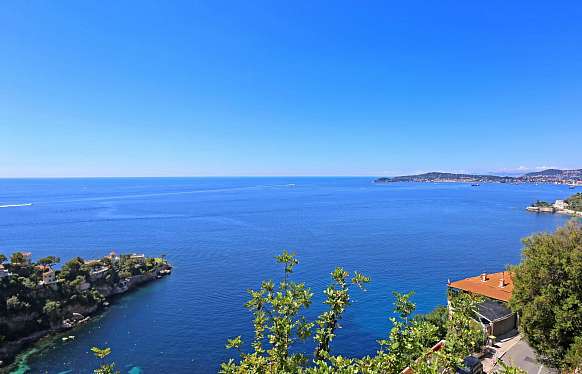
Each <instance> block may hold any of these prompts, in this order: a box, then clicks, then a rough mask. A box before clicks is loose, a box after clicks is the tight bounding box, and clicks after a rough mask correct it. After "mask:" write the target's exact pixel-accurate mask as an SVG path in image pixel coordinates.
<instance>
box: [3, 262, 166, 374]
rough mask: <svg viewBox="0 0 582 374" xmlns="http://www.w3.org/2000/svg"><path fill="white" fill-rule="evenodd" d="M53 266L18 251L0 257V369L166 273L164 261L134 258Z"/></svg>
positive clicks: (71, 337)
mask: <svg viewBox="0 0 582 374" xmlns="http://www.w3.org/2000/svg"><path fill="white" fill-rule="evenodd" d="M59 262H60V259H59V258H58V257H55V256H48V257H45V258H41V259H38V260H37V261H33V256H32V253H30V252H24V251H21V252H15V253H13V254H12V255H11V256H10V258H7V257H6V256H5V255H3V254H0V299H2V300H6V302H5V303H0V343H1V344H0V369H1V368H2V367H3V366H5V365H7V364H9V363H11V362H12V361H13V360H14V358H15V356H16V355H17V354H18V353H19V352H21V351H22V350H23V349H25V348H26V347H28V346H30V345H31V344H33V343H34V342H36V341H37V340H39V339H40V338H42V337H44V336H46V335H49V334H51V333H59V332H63V331H66V330H69V329H71V328H73V327H76V326H79V325H81V324H83V323H85V322H87V321H88V320H89V319H90V316H91V315H94V314H96V313H98V312H99V311H101V310H103V308H105V307H107V306H108V305H109V302H110V300H111V297H113V296H115V295H120V294H124V293H126V292H128V291H130V290H132V289H134V288H136V287H137V286H139V285H141V284H144V283H146V282H149V281H152V280H156V279H160V278H162V277H163V276H165V275H169V274H170V273H171V272H172V266H171V265H170V264H169V263H168V261H167V260H166V259H165V256H161V257H157V258H153V257H146V256H145V255H144V254H136V253H133V254H122V255H118V254H117V253H115V252H111V253H110V254H109V255H107V256H104V257H103V258H99V259H92V260H84V259H82V258H80V257H76V258H74V259H72V260H70V261H68V262H66V263H65V264H63V266H62V267H61V268H60V269H59V270H56V269H55V265H57V264H58V263H59ZM62 339H63V340H65V339H74V336H72V335H70V336H66V337H63V338H62ZM0 371H1V370H0Z"/></svg>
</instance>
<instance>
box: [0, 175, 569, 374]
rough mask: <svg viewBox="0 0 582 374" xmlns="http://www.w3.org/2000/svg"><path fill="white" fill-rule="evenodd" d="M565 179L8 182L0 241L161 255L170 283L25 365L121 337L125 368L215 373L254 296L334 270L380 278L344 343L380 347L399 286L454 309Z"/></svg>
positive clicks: (537, 227)
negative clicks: (170, 269) (284, 263)
mask: <svg viewBox="0 0 582 374" xmlns="http://www.w3.org/2000/svg"><path fill="white" fill-rule="evenodd" d="M571 193H572V191H571V190H568V189H567V187H564V186H554V185H538V186H536V185H499V184H483V185H481V186H480V187H471V186H470V185H467V184H406V183H399V184H390V185H375V184H372V183H371V178H151V179H148V178H128V179H38V180H35V179H31V180H0V205H17V204H28V203H32V205H31V206H21V207H7V208H0V249H1V250H2V252H10V251H11V250H16V249H19V250H20V249H27V250H30V251H32V252H33V255H34V257H35V258H40V257H43V256H46V255H49V254H51V255H57V256H60V257H61V258H63V259H66V258H70V257H73V256H77V255H80V256H83V257H87V258H91V257H96V256H101V255H103V254H106V253H108V252H109V251H110V250H111V249H116V250H118V251H121V252H123V251H127V252H129V251H132V252H145V253H146V254H148V255H157V254H161V253H165V254H167V255H168V258H169V260H170V261H171V262H172V263H173V264H174V266H175V271H174V274H173V275H172V276H171V277H168V278H166V279H163V280H161V281H159V282H156V283H154V284H151V285H150V286H148V287H146V288H142V289H140V290H138V291H137V292H134V293H132V294H130V295H127V297H124V298H122V299H120V300H119V301H118V302H116V303H115V304H114V305H113V306H112V307H111V308H110V309H109V310H108V312H107V313H106V314H105V315H104V316H102V317H100V318H97V319H96V320H95V321H94V322H92V323H90V324H89V325H87V326H86V327H84V328H82V329H81V330H79V331H76V332H75V333H74V335H75V336H76V338H75V340H73V341H69V342H66V343H58V344H56V345H54V346H52V347H51V348H49V349H44V350H42V351H41V352H40V353H35V354H33V355H32V356H31V358H30V359H29V362H28V365H29V367H30V372H31V373H39V372H43V373H44V372H48V373H60V372H74V373H89V372H91V369H92V368H93V367H95V366H96V365H97V360H96V359H94V358H93V357H92V356H91V354H90V352H89V349H90V347H91V346H95V345H97V346H104V345H107V346H110V347H111V348H112V349H113V354H112V355H111V358H112V359H113V360H115V361H116V362H117V364H118V367H119V368H120V369H121V370H122V372H124V373H140V372H143V373H158V372H162V370H165V371H167V372H171V373H212V372H216V370H217V368H218V365H219V364H220V362H221V361H224V360H226V359H227V358H228V357H230V353H229V352H227V351H225V349H224V343H225V340H226V338H228V337H231V336H234V335H238V334H243V336H246V337H248V336H250V334H251V323H250V316H249V314H248V313H247V312H246V310H245V309H244V308H243V303H244V302H245V300H246V298H247V296H246V293H245V290H246V289H248V288H254V287H257V286H258V284H259V283H260V281H261V280H263V279H268V278H276V277H278V276H279V274H280V273H281V271H280V269H279V268H278V267H277V266H276V265H275V264H274V261H273V256H275V255H276V254H278V253H279V252H280V251H281V250H282V249H290V250H294V251H296V252H297V255H298V257H299V260H300V265H299V266H298V268H297V271H296V272H295V274H294V276H295V277H296V279H297V280H302V281H305V282H306V283H307V284H308V285H309V286H311V287H312V289H313V291H314V292H315V298H314V305H313V306H312V308H311V310H310V314H312V315H314V314H315V313H317V312H318V311H320V310H321V301H322V299H323V297H322V295H321V291H322V289H323V288H324V287H325V286H326V285H327V283H328V281H329V272H330V271H331V270H333V268H334V267H335V266H336V265H342V266H344V267H345V268H346V269H348V270H358V271H360V272H363V273H365V274H368V275H369V276H371V277H372V283H371V285H370V287H369V288H368V291H367V292H365V293H361V292H356V293H355V294H354V300H355V304H354V305H353V306H352V307H351V308H350V309H349V310H348V312H347V314H346V317H345V320H344V321H343V324H342V325H343V328H342V329H341V330H340V331H339V333H338V336H337V340H336V341H335V344H334V349H335V351H336V352H338V353H345V354H351V355H364V354H369V353H373V352H374V351H375V350H376V348H377V345H376V343H375V341H376V340H377V339H379V338H381V337H383V336H385V334H386V333H387V331H388V329H389V327H390V326H389V322H388V317H389V311H390V310H391V299H390V294H391V292H392V291H393V290H399V291H408V290H414V291H416V295H415V301H416V302H417V304H418V310H419V311H420V312H426V311H429V310H430V309H432V308H433V307H434V306H436V305H438V304H442V303H444V302H445V298H446V294H445V291H446V284H447V280H448V279H449V278H450V279H453V280H454V279H458V278H461V277H466V276H471V275H475V274H479V273H481V272H493V271H498V270H500V269H503V268H504V267H505V265H506V264H510V263H515V262H518V261H519V256H520V248H521V243H520V239H521V238H522V237H524V236H526V235H528V234H530V233H533V232H538V231H547V230H553V229H554V228H555V227H557V226H559V225H561V224H563V223H564V222H565V221H566V220H567V218H566V217H563V216H558V215H538V214H532V213H528V212H526V211H525V210H524V208H525V206H526V205H527V204H529V203H530V202H532V201H534V200H537V199H546V200H553V199H557V198H563V197H565V196H568V195H569V194H571Z"/></svg>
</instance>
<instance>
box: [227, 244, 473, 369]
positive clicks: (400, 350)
mask: <svg viewBox="0 0 582 374" xmlns="http://www.w3.org/2000/svg"><path fill="white" fill-rule="evenodd" d="M277 261H278V262H279V263H281V264H283V265H284V276H283V280H282V281H281V282H280V283H279V284H278V285H275V283H274V282H272V281H268V282H263V283H262V285H261V287H260V289H259V290H256V291H255V290H251V291H249V293H250V295H251V299H250V301H249V302H247V303H246V307H247V308H248V309H249V310H250V311H251V312H252V313H253V315H254V322H253V323H254V330H255V337H254V340H253V342H252V344H251V347H252V348H253V352H252V353H244V352H243V351H242V349H241V347H242V346H243V340H242V338H241V337H240V336H237V337H235V338H232V339H229V340H228V341H227V343H226V348H228V349H236V350H237V351H239V354H240V361H239V362H235V361H234V360H232V359H231V360H229V361H228V362H226V363H223V364H222V365H221V369H220V372H221V373H229V374H235V373H236V374H243V373H311V374H330V373H342V374H344V373H345V374H356V373H369V374H371V373H386V374H397V373H400V372H401V371H402V369H404V368H406V367H407V366H411V367H412V368H413V370H414V371H415V372H416V373H435V374H436V373H443V370H448V372H453V371H454V368H455V367H456V365H458V364H459V363H460V362H461V361H462V359H463V358H464V357H465V355H466V354H468V353H470V352H471V350H472V349H473V348H477V347H478V346H479V343H480V342H482V340H483V333H482V330H481V329H480V327H479V325H478V323H477V322H476V321H474V320H473V316H474V312H475V302H476V300H475V299H474V298H472V297H471V296H470V295H468V294H459V295H454V298H455V300H451V304H452V305H453V308H454V312H453V313H452V315H451V317H450V318H448V319H447V321H446V331H447V342H448V340H450V341H451V342H452V343H451V344H450V347H448V343H447V344H446V345H445V348H444V349H442V350H441V351H439V352H436V353H433V352H431V351H430V348H431V346H432V345H434V343H435V342H437V341H438V340H439V339H440V338H442V336H439V335H438V332H439V327H438V326H437V325H436V324H434V323H432V322H430V321H429V320H428V319H423V318H412V317H411V316H412V315H413V313H414V310H415V308H416V306H415V304H414V303H413V302H412V301H411V297H412V293H408V294H400V293H394V297H395V302H394V307H395V313H396V316H395V317H392V318H391V319H390V320H391V322H392V329H391V330H390V333H389V335H388V337H387V338H386V339H384V340H381V341H380V349H379V350H378V352H377V353H376V355H374V356H366V357H363V358H349V357H343V356H335V355H333V354H332V353H331V343H332V341H333V338H334V337H335V333H336V329H337V328H338V326H339V322H340V321H341V319H342V316H343V313H344V312H345V309H346V307H347V306H349V304H350V303H351V300H350V287H351V286H357V287H361V288H363V286H364V285H365V284H366V283H368V282H369V278H367V277H365V276H363V275H361V274H359V273H354V275H353V276H352V277H351V278H350V276H349V274H348V273H347V272H346V271H345V270H344V269H342V268H337V269H335V270H334V272H333V273H332V274H331V276H332V281H333V282H332V284H331V285H330V286H328V287H327V288H326V290H325V291H324V294H325V295H326V301H325V304H326V305H327V306H328V309H327V310H326V311H325V312H323V313H322V314H321V315H320V316H319V317H318V318H317V320H316V322H315V323H312V322H309V321H308V320H306V319H305V317H304V316H303V313H302V312H303V311H304V309H305V308H307V307H309V305H310V303H311V297H312V294H311V291H310V290H309V289H307V288H305V285H304V284H303V283H295V282H292V281H290V280H289V276H290V274H291V273H292V272H293V269H294V267H295V266H296V265H297V264H298V262H297V260H296V258H295V256H294V255H292V254H290V253H288V252H284V253H283V254H282V255H281V256H278V257H277ZM438 323H442V321H438ZM313 328H315V333H314V334H313V338H314V340H315V343H316V348H315V352H314V354H313V356H312V361H311V362H310V360H309V357H310V356H309V355H308V354H307V353H303V352H301V351H300V350H299V348H298V347H297V346H295V345H294V343H296V342H298V341H302V340H305V339H306V338H307V337H309V336H310V335H311V331H312V329H313Z"/></svg>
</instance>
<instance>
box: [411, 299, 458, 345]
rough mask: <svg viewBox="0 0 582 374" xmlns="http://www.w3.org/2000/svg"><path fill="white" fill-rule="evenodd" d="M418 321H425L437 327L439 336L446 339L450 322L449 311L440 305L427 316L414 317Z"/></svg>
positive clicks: (418, 315)
mask: <svg viewBox="0 0 582 374" xmlns="http://www.w3.org/2000/svg"><path fill="white" fill-rule="evenodd" d="M414 319H415V320H416V321H425V322H428V323H430V324H432V325H434V326H436V327H437V332H436V333H437V336H438V337H439V339H444V338H445V336H446V335H447V322H448V320H449V309H448V308H447V307H446V306H443V305H440V306H438V307H436V308H435V309H433V310H432V311H431V312H429V313H426V314H417V315H415V316H414Z"/></svg>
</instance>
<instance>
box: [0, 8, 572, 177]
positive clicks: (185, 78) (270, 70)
mask: <svg viewBox="0 0 582 374" xmlns="http://www.w3.org/2000/svg"><path fill="white" fill-rule="evenodd" d="M581 19H582V3H581V2H580V1H560V2H550V1H490V0H489V1H446V0H440V1H399V2H396V1H394V2H392V1H377V2H376V1H366V2H362V1H352V2H346V1H337V0H335V1H302V2H301V1H295V2H290V1H289V2H276V1H234V2H227V1H202V0H200V1H184V2H179V1H154V2H150V1H144V0H140V1H109V2H107V1H105V2H104V1H95V2H92V1H82V2H81V1H59V2H49V1H26V2H24V1H8V2H4V3H3V4H2V6H1V7H0V141H1V143H0V177H20V176H39V177H48V176H157V175H160V176H167V175H395V174H404V173H410V172H420V171H430V170H448V171H467V172H484V171H515V170H523V171H530V170H534V169H536V168H541V167H545V166H554V167H563V168H579V167H582V147H581V146H580V144H581V142H580V134H581V129H582V125H581V124H582V48H581V46H582V22H580V20H581Z"/></svg>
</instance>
